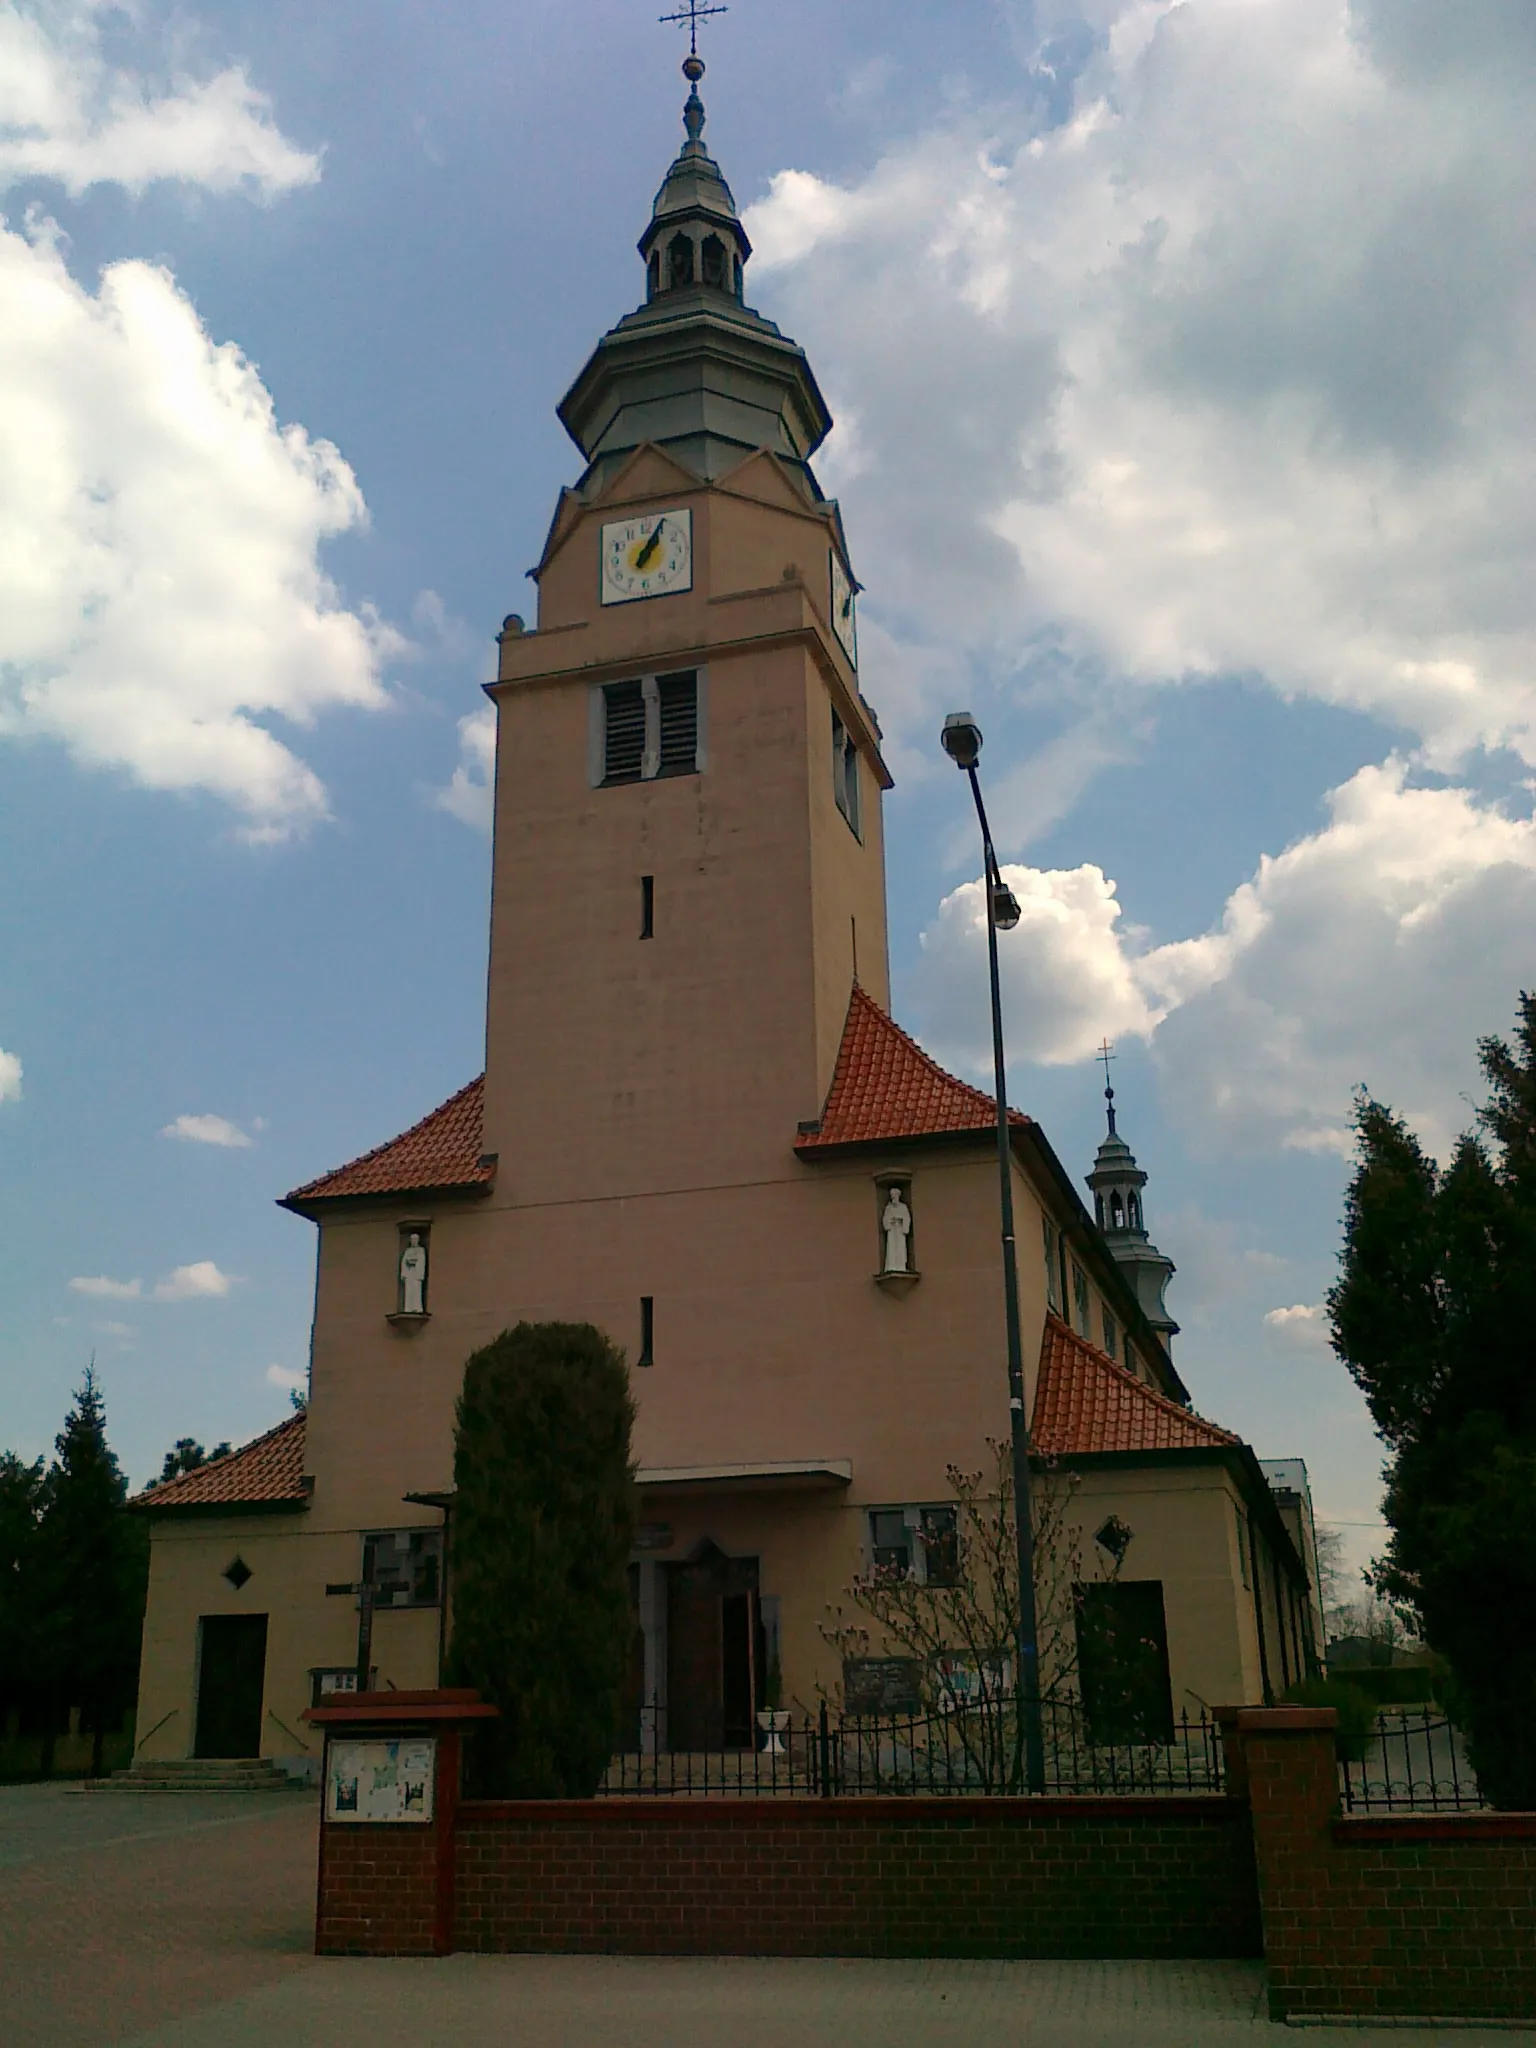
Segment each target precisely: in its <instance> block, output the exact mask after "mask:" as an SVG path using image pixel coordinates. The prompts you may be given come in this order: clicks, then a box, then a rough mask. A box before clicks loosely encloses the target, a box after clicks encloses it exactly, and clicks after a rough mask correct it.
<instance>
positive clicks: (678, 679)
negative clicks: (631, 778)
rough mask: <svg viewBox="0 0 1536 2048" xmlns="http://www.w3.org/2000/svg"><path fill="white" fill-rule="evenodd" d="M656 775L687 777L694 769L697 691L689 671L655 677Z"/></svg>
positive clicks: (696, 684) (693, 677)
mask: <svg viewBox="0 0 1536 2048" xmlns="http://www.w3.org/2000/svg"><path fill="white" fill-rule="evenodd" d="M656 722H657V742H656V773H657V774H658V775H691V774H692V773H693V771H694V769H695V768H696V767H697V766H698V755H699V691H698V677H697V676H696V675H695V674H694V672H693V670H692V669H688V670H686V671H685V672H684V673H683V674H681V675H675V676H658V677H657V678H656Z"/></svg>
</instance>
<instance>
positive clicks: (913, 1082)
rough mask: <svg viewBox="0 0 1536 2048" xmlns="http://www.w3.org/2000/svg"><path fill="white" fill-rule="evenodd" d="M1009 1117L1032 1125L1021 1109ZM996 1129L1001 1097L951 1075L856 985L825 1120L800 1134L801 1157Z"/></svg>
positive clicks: (1014, 1121) (1012, 1112) (828, 1094)
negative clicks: (997, 1102) (828, 1150)
mask: <svg viewBox="0 0 1536 2048" xmlns="http://www.w3.org/2000/svg"><path fill="white" fill-rule="evenodd" d="M1009 1119H1010V1121H1011V1122H1012V1123H1014V1124H1017V1125H1022V1124H1027V1123H1028V1122H1029V1118H1028V1117H1025V1116H1021V1115H1020V1114H1019V1112H1018V1111H1017V1110H1011V1111H1010V1112H1009ZM996 1128H997V1109H996V1105H995V1100H994V1098H993V1097H992V1096H990V1095H983V1093H982V1092H981V1090H980V1089H979V1088H973V1087H971V1085H970V1084H969V1082H966V1081H957V1080H956V1079H955V1077H954V1075H953V1074H946V1073H945V1071H944V1069H943V1068H942V1067H941V1066H940V1065H939V1064H938V1062H937V1061H936V1060H933V1059H930V1058H929V1056H928V1054H927V1053H925V1052H924V1051H923V1049H922V1047H921V1046H920V1045H919V1044H918V1043H917V1041H916V1039H915V1038H910V1037H909V1036H908V1035H907V1033H906V1032H905V1031H903V1030H902V1028H901V1026H900V1025H899V1024H894V1023H892V1021H891V1019H890V1018H889V1017H888V1016H887V1015H886V1014H885V1012H884V1010H882V1009H881V1007H880V1005H879V1004H878V1003H877V1002H875V1001H874V1000H873V998H872V997H870V996H868V995H866V994H865V993H864V991H863V989H861V988H860V987H859V986H858V984H857V982H855V984H854V989H853V995H852V998H851V1000H850V1001H849V1004H848V1016H847V1020H846V1022H845V1023H844V1025H843V1042H842V1044H841V1046H840V1047H839V1048H838V1054H837V1065H836V1067H835V1068H834V1069H833V1073H832V1086H831V1088H830V1089H829V1090H828V1092H827V1100H826V1105H825V1107H824V1108H823V1110H822V1112H821V1122H820V1123H819V1124H818V1125H817V1127H816V1129H815V1130H814V1131H802V1132H801V1133H800V1135H799V1137H798V1138H796V1140H795V1149H796V1151H798V1152H816V1151H819V1150H822V1149H824V1148H826V1147H829V1146H833V1145H858V1144H867V1143H869V1142H870V1141H871V1140H878V1139H884V1138H921V1137H937V1136H939V1135H940V1134H942V1133H944V1132H949V1131H989V1130H995V1129H996Z"/></svg>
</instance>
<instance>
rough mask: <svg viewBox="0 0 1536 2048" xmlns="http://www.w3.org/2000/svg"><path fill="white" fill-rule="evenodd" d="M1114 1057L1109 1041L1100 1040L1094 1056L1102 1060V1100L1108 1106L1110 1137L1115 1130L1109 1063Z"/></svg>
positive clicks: (1113, 1092) (1113, 1096)
mask: <svg viewBox="0 0 1536 2048" xmlns="http://www.w3.org/2000/svg"><path fill="white" fill-rule="evenodd" d="M1115 1057H1116V1054H1115V1048H1114V1046H1113V1045H1112V1044H1111V1043H1110V1041H1109V1040H1108V1039H1107V1038H1105V1039H1102V1040H1101V1041H1100V1043H1099V1049H1098V1052H1097V1053H1096V1054H1095V1058H1096V1059H1099V1060H1102V1061H1103V1063H1104V1100H1105V1101H1106V1102H1107V1103H1108V1105H1109V1128H1110V1134H1111V1136H1113V1134H1114V1129H1115V1091H1114V1088H1113V1087H1112V1086H1111V1083H1110V1079H1109V1063H1110V1061H1111V1060H1112V1059H1114V1058H1115Z"/></svg>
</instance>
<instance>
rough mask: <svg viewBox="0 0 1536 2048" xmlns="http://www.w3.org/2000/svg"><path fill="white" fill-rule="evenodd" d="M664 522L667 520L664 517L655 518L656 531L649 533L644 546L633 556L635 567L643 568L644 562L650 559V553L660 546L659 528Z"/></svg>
mask: <svg viewBox="0 0 1536 2048" xmlns="http://www.w3.org/2000/svg"><path fill="white" fill-rule="evenodd" d="M666 523H667V522H666V520H665V518H662V519H658V520H657V522H656V531H655V532H654V533H653V534H652V535H651V537H650V539H649V540H648V541H647V542H646V544H645V546H644V547H643V548H642V549H641V550H640V552H639V554H638V555H636V557H635V567H636V568H637V569H643V568H644V567H645V566H646V564H647V563H648V562H649V561H650V559H651V557H652V555H654V554H655V552H656V550H657V549H658V548H659V547H660V546H661V530H662V528H663V527H664V526H665V525H666Z"/></svg>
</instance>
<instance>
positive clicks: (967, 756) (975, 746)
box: [939, 711, 981, 768]
mask: <svg viewBox="0 0 1536 2048" xmlns="http://www.w3.org/2000/svg"><path fill="white" fill-rule="evenodd" d="M939 739H940V742H941V744H942V746H943V748H944V751H945V753H946V754H948V756H949V758H950V759H951V761H953V762H954V764H955V766H956V767H957V768H974V767H975V766H976V763H977V761H978V760H980V758H981V727H980V726H979V725H978V724H977V723H976V721H975V719H974V718H972V716H971V714H970V713H969V711H951V712H950V714H949V716H948V718H946V719H945V721H944V730H943V732H942V733H940V735H939Z"/></svg>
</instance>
